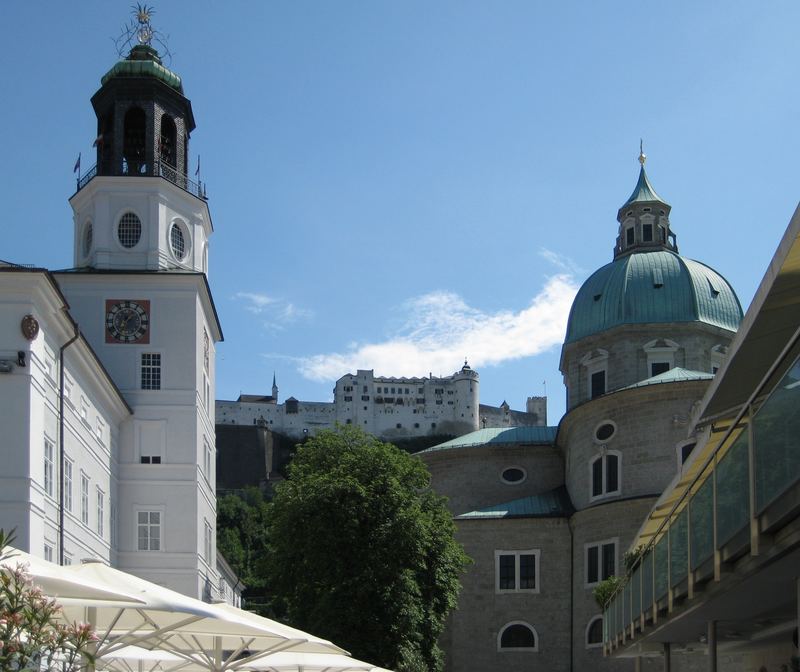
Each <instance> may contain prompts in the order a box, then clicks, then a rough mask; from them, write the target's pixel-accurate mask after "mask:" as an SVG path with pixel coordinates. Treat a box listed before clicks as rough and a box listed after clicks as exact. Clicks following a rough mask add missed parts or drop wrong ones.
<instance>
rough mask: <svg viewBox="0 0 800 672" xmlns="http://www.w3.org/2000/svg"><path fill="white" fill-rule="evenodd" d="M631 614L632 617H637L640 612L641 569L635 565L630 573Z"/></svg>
mask: <svg viewBox="0 0 800 672" xmlns="http://www.w3.org/2000/svg"><path fill="white" fill-rule="evenodd" d="M631 600H632V603H633V605H632V607H631V614H632V615H633V618H638V617H639V614H641V613H642V569H641V567H637V568H636V569H634V570H633V574H632V575H631Z"/></svg>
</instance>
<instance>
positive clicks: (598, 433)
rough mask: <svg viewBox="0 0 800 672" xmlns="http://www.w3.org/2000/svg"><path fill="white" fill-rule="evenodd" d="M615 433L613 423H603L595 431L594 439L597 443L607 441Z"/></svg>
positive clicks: (615, 429)
mask: <svg viewBox="0 0 800 672" xmlns="http://www.w3.org/2000/svg"><path fill="white" fill-rule="evenodd" d="M616 432H617V428H616V426H615V425H614V423H613V422H604V423H602V424H601V425H600V426H599V427H598V428H597V429H596V430H595V432H594V437H595V439H597V440H598V441H608V440H609V439H610V438H611V437H612V436H614V434H616Z"/></svg>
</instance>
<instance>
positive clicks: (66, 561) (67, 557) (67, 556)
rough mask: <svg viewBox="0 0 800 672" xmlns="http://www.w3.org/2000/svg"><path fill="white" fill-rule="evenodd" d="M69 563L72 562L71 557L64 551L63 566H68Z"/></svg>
mask: <svg viewBox="0 0 800 672" xmlns="http://www.w3.org/2000/svg"><path fill="white" fill-rule="evenodd" d="M71 564H72V557H71V556H69V555H67V554H66V553H65V554H64V566H65V567H69V565H71Z"/></svg>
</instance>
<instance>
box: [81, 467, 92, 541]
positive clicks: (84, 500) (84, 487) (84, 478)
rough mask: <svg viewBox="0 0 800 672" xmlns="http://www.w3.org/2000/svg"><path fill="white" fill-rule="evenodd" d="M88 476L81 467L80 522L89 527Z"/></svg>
mask: <svg viewBox="0 0 800 672" xmlns="http://www.w3.org/2000/svg"><path fill="white" fill-rule="evenodd" d="M89 480H90V479H89V476H88V475H87V474H86V472H85V471H83V469H81V524H82V525H84V526H85V527H89Z"/></svg>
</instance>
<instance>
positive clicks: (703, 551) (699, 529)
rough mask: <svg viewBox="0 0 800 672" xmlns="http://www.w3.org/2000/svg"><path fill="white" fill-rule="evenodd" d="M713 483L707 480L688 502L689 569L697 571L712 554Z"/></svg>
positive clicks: (709, 479)
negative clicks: (689, 531)
mask: <svg viewBox="0 0 800 672" xmlns="http://www.w3.org/2000/svg"><path fill="white" fill-rule="evenodd" d="M713 505H714V481H713V480H712V479H711V478H707V479H706V480H705V482H704V483H703V485H701V486H700V488H699V489H698V490H697V492H695V493H694V496H693V497H692V499H691V501H690V502H689V522H690V523H691V525H690V528H689V529H690V530H691V533H690V537H691V539H690V542H691V548H690V551H691V552H690V556H691V557H690V565H689V566H690V567H691V568H692V570H695V569H697V568H698V567H699V566H700V565H702V564H703V563H704V562H705V561H706V560H708V559H709V558H710V557H711V556H712V555H713V554H714V512H713Z"/></svg>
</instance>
